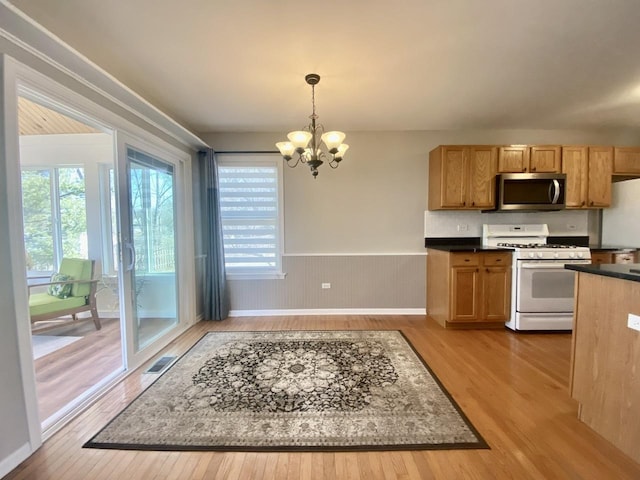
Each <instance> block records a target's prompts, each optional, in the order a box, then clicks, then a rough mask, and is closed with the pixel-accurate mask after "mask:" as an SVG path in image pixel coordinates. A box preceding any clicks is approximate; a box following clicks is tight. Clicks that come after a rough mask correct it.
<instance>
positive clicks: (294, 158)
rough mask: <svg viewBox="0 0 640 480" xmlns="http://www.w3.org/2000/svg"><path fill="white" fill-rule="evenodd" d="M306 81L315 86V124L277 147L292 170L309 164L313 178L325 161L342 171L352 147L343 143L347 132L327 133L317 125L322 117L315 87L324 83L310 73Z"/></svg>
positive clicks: (289, 136) (313, 107)
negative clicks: (341, 163) (319, 83)
mask: <svg viewBox="0 0 640 480" xmlns="http://www.w3.org/2000/svg"><path fill="white" fill-rule="evenodd" d="M304 79H305V81H306V82H307V83H308V84H309V85H311V106H312V113H311V115H309V118H310V119H311V123H310V124H309V125H307V126H306V127H304V128H303V129H302V130H296V131H293V132H290V133H289V134H288V135H287V138H288V140H289V141H287V142H278V143H276V147H278V150H280V153H281V154H282V158H284V159H285V161H286V162H287V165H288V166H289V167H291V168H294V167H296V166H297V165H298V163H304V164H307V165H308V166H309V168H310V169H311V174H312V175H313V178H316V177H317V176H318V167H319V166H320V165H322V164H323V163H325V161H326V162H327V163H328V164H329V166H330V167H331V168H338V166H339V165H340V162H341V161H342V158H343V157H344V154H345V152H346V151H347V149H348V148H349V145H347V144H346V143H343V142H344V139H345V137H346V135H345V134H344V133H342V132H338V131H330V132H325V131H324V126H323V125H322V124H321V123H317V122H316V120H317V119H318V115H316V98H315V86H316V85H317V84H318V82H320V75H318V74H317V73H310V74H308V75H307V76H305V77H304Z"/></svg>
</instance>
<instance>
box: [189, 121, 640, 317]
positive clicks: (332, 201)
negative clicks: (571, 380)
mask: <svg viewBox="0 0 640 480" xmlns="http://www.w3.org/2000/svg"><path fill="white" fill-rule="evenodd" d="M284 133H285V132H276V133H240V132H233V133H208V134H207V133H203V134H202V135H201V138H203V140H205V141H206V142H207V143H208V144H209V145H210V146H211V147H212V148H213V149H214V150H216V151H249V152H250V151H275V142H277V141H280V140H282V138H283V136H284ZM637 139H638V130H637V129H630V130H597V131H596V130H594V131H589V130H466V131H412V132H347V143H349V145H350V148H349V151H348V153H347V155H346V156H345V159H344V161H343V162H342V163H341V164H340V167H339V168H338V169H336V170H332V169H331V168H330V167H329V166H328V165H322V166H321V167H320V168H319V172H320V173H319V175H318V177H317V178H316V179H315V180H314V179H313V178H312V177H311V175H310V173H309V170H308V169H307V168H306V167H305V166H304V165H299V166H298V167H296V168H294V169H289V168H285V169H284V222H285V225H284V231H285V235H284V236H285V244H284V259H283V264H284V265H285V267H286V269H288V270H289V272H292V273H293V272H295V275H294V276H295V280H293V279H292V278H291V277H290V278H289V279H288V280H287V279H285V280H260V281H255V280H252V281H242V280H234V281H231V282H229V283H230V289H231V297H232V298H231V300H232V305H231V308H232V309H233V310H245V309H246V310H260V309H287V308H299V309H304V308H309V309H313V308H371V307H373V306H375V307H376V308H399V307H404V308H425V305H426V300H425V295H424V292H425V276H426V275H425V274H426V271H425V268H426V266H425V264H426V262H425V259H424V257H423V256H421V255H423V254H424V253H425V250H424V236H425V216H427V217H429V216H430V217H431V218H435V219H437V222H436V223H437V225H438V228H437V232H436V233H435V234H434V235H433V236H453V235H449V233H450V232H451V231H452V230H453V231H455V226H456V225H457V223H462V222H464V223H467V224H469V230H468V231H467V233H465V234H464V235H465V236H479V233H478V232H480V230H481V225H482V223H489V222H495V223H512V222H526V221H532V222H533V221H548V222H549V223H550V224H551V225H552V227H553V228H552V234H556V235H565V234H567V235H571V234H575V235H578V234H579V235H589V234H592V230H593V228H592V224H593V222H592V221H591V220H590V218H591V217H590V216H589V213H587V212H569V211H567V212H558V213H557V214H556V215H554V214H553V213H552V214H547V215H542V218H540V215H537V216H536V214H529V215H527V214H522V213H520V214H517V215H515V216H510V215H509V214H498V215H497V216H493V217H491V216H488V215H490V214H481V213H480V212H427V214H426V215H425V211H426V209H427V184H428V156H429V151H431V150H432V149H433V148H435V147H437V146H438V145H449V144H453V145H455V144H461V145H473V144H480V145H482V144H523V143H524V144H539V145H545V144H547V145H548V144H560V145H562V144H564V145H568V144H576V145H580V144H591V145H620V146H623V145H634V144H637V143H638V140H637ZM427 233H429V232H427ZM389 256H397V257H399V258H398V259H397V264H396V265H395V266H393V267H392V266H391V263H393V262H391V263H390V262H388V261H387V260H388V258H387V257H389ZM312 257H317V258H312ZM336 257H341V258H342V264H341V263H340V262H339V261H336V260H335V258H336ZM356 265H357V268H361V269H362V271H363V272H367V271H371V272H376V275H375V276H373V277H371V276H368V275H362V276H360V277H358V276H357V275H356V276H351V277H349V274H346V276H345V270H349V269H350V268H355V266H356ZM398 265H402V267H398ZM394 268H402V269H403V270H402V271H401V272H400V273H398V271H397V270H393V269H394ZM289 272H286V271H285V273H289ZM398 275H399V276H400V277H401V278H403V280H404V281H402V282H397V281H396V279H397V278H398ZM403 275H404V276H403ZM341 279H349V280H348V281H347V285H348V286H343V288H344V290H343V293H344V294H343V295H339V294H338V293H337V292H336V293H335V294H334V295H331V294H329V293H328V292H327V291H324V292H323V291H321V285H320V283H324V282H326V283H332V285H334V284H335V285H339V284H340V283H339V282H340V280H341ZM381 279H382V280H385V279H386V280H387V282H386V285H385V288H386V289H387V290H388V292H386V294H385V295H383V296H382V298H384V299H386V300H384V301H382V302H381V297H380V290H379V289H378V288H376V284H377V282H380V281H381ZM332 288H333V287H332ZM323 295H324V296H323ZM294 299H295V300H294ZM304 299H306V300H304Z"/></svg>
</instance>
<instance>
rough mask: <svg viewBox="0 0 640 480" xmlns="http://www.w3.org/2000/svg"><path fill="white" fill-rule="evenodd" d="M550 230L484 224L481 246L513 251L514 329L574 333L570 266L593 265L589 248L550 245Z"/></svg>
mask: <svg viewBox="0 0 640 480" xmlns="http://www.w3.org/2000/svg"><path fill="white" fill-rule="evenodd" d="M548 237H549V228H548V226H547V225H545V224H535V225H483V226H482V244H483V245H485V246H491V247H502V248H509V249H511V250H513V263H512V272H511V273H512V275H511V316H510V319H509V321H508V322H507V323H506V326H507V327H508V328H510V329H512V330H571V329H572V328H573V293H574V292H573V282H574V272H572V271H570V270H565V268H564V265H565V264H567V263H590V262H591V253H590V250H589V248H588V247H578V246H573V245H551V244H548V243H547V238H548Z"/></svg>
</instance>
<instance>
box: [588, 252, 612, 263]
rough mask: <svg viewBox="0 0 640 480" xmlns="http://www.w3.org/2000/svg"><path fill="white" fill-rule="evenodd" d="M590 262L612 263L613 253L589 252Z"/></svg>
mask: <svg viewBox="0 0 640 480" xmlns="http://www.w3.org/2000/svg"><path fill="white" fill-rule="evenodd" d="M591 263H594V264H597V265H600V264H603V263H613V255H611V252H591Z"/></svg>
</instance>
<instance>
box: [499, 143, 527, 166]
mask: <svg viewBox="0 0 640 480" xmlns="http://www.w3.org/2000/svg"><path fill="white" fill-rule="evenodd" d="M528 170H529V147H527V146H524V145H519V146H518V145H511V146H509V147H500V150H499V153H498V173H522V172H526V171H528Z"/></svg>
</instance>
